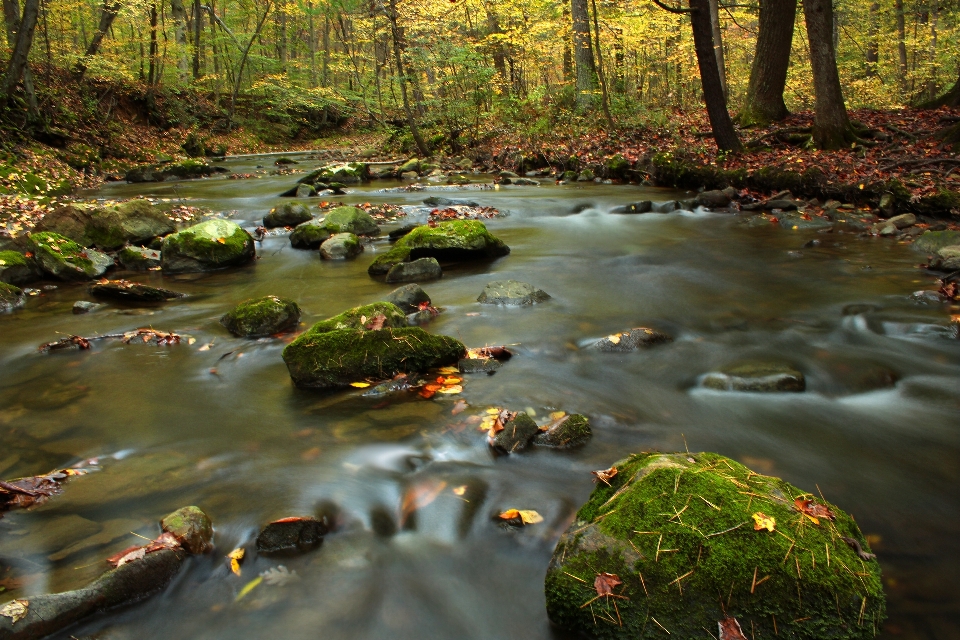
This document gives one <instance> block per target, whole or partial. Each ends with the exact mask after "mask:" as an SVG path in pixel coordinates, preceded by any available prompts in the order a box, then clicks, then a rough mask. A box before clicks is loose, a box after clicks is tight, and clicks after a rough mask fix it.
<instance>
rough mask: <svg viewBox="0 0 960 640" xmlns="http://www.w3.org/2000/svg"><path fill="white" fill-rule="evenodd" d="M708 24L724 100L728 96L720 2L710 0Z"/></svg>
mask: <svg viewBox="0 0 960 640" xmlns="http://www.w3.org/2000/svg"><path fill="white" fill-rule="evenodd" d="M710 26H711V28H712V30H713V50H714V52H715V53H716V54H717V70H718V71H719V72H720V85H721V86H722V87H723V99H724V101H726V100H728V99H729V98H730V96H729V93H728V91H727V65H726V62H725V61H724V59H723V31H722V30H721V29H720V2H719V0H710Z"/></svg>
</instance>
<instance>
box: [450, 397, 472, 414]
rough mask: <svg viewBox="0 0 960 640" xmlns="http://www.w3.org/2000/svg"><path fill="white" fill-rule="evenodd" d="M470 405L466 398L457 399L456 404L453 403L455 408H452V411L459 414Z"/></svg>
mask: <svg viewBox="0 0 960 640" xmlns="http://www.w3.org/2000/svg"><path fill="white" fill-rule="evenodd" d="M468 406H469V405H468V404H467V401H466V400H457V402H456V404H454V405H453V409H451V410H450V413H452V414H453V415H457V414H458V413H463V412H464V411H465V410H466V409H467V407H468Z"/></svg>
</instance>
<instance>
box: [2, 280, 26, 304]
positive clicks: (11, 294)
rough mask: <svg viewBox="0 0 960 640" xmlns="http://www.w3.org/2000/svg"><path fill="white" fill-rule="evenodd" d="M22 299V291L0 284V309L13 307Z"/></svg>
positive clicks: (10, 285)
mask: <svg viewBox="0 0 960 640" xmlns="http://www.w3.org/2000/svg"><path fill="white" fill-rule="evenodd" d="M22 297H23V290H22V289H20V287H15V286H13V285H12V284H7V283H6V282H0V309H4V307H7V306H11V305H15V304H17V303H19V302H20V300H21V298H22Z"/></svg>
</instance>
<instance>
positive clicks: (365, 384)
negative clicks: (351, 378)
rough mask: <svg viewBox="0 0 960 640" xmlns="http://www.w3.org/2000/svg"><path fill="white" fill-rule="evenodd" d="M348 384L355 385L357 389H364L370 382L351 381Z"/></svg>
mask: <svg viewBox="0 0 960 640" xmlns="http://www.w3.org/2000/svg"><path fill="white" fill-rule="evenodd" d="M350 386H351V387H356V388H357V389H366V388H367V387H369V386H370V383H369V382H351V383H350Z"/></svg>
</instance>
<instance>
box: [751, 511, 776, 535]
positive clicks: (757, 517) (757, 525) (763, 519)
mask: <svg viewBox="0 0 960 640" xmlns="http://www.w3.org/2000/svg"><path fill="white" fill-rule="evenodd" d="M776 525H777V521H776V520H775V519H774V518H773V517H772V516H768V515H765V514H764V513H762V512H760V511H758V512H756V513H755V514H753V530H754V531H760V530H761V529H766V530H767V531H773V528H774V527H775V526H776Z"/></svg>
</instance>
